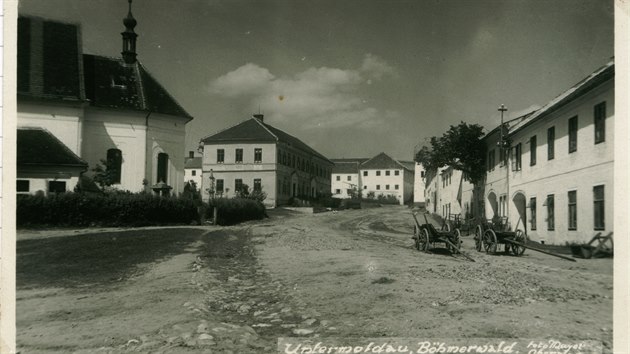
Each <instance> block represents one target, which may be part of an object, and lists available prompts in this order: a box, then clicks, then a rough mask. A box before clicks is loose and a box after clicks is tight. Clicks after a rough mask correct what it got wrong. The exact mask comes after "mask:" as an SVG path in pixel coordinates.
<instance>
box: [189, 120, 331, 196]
mask: <svg viewBox="0 0 630 354" xmlns="http://www.w3.org/2000/svg"><path fill="white" fill-rule="evenodd" d="M201 144H202V146H203V159H202V183H201V185H202V191H203V195H204V199H206V200H207V199H208V198H210V197H212V196H224V197H231V196H234V193H235V192H237V191H240V190H241V188H242V187H243V185H244V184H246V185H247V186H248V187H249V189H250V190H256V191H263V192H265V193H267V199H265V204H266V205H268V206H270V207H275V206H278V205H286V204H288V203H289V200H290V199H291V198H303V199H307V198H316V197H317V196H319V195H322V194H328V193H329V191H330V176H331V172H332V168H333V166H334V163H333V162H332V161H330V160H328V159H327V158H326V157H325V156H324V155H322V154H320V153H318V152H317V151H315V150H314V149H312V148H311V147H309V146H308V145H307V144H305V143H304V142H302V141H301V140H300V139H298V138H296V137H294V136H292V135H290V134H287V133H285V132H283V131H282V130H280V129H277V128H275V127H273V126H271V125H269V124H267V123H265V122H264V116H263V115H262V114H255V115H254V116H253V117H252V118H251V119H248V120H246V121H243V122H241V123H239V124H237V125H235V126H233V127H230V128H227V129H225V130H223V131H220V132H218V133H215V134H213V135H210V136H208V137H205V138H203V139H201Z"/></svg>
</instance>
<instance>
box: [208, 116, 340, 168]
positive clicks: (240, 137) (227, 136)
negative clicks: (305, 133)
mask: <svg viewBox="0 0 630 354" xmlns="http://www.w3.org/2000/svg"><path fill="white" fill-rule="evenodd" d="M201 141H202V142H203V143H204V144H210V143H238V142H267V141H268V142H276V141H280V142H284V143H286V144H288V145H289V146H292V147H294V148H296V149H299V150H302V151H304V152H306V153H309V154H312V155H315V156H317V157H319V158H321V159H323V160H325V161H328V162H330V163H332V161H330V160H329V159H328V158H326V157H325V156H324V155H322V154H320V153H319V152H317V151H315V150H314V149H313V148H311V147H310V146H308V145H306V144H305V143H304V142H303V141H302V140H300V139H298V138H296V137H294V136H292V135H290V134H288V133H285V132H283V131H282V130H280V129H278V128H275V127H273V126H271V125H269V124H266V123H263V122H261V121H260V120H258V119H257V118H251V119H248V120H246V121H243V122H241V123H239V124H237V125H235V126H232V127H230V128H227V129H224V130H222V131H219V132H218V133H215V134H213V135H210V136H208V137H205V138H203V139H201Z"/></svg>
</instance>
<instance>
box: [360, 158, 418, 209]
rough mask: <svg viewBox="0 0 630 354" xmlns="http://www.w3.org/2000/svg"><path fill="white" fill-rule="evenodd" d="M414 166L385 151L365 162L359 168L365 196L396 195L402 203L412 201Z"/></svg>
mask: <svg viewBox="0 0 630 354" xmlns="http://www.w3.org/2000/svg"><path fill="white" fill-rule="evenodd" d="M410 165H411V166H410ZM413 168H414V167H413V166H412V163H404V162H400V161H398V160H395V159H393V158H392V157H390V156H389V155H387V154H386V153H384V152H381V153H380V154H378V155H376V156H374V157H372V158H371V159H369V160H367V161H365V162H363V163H362V164H361V166H360V168H359V174H360V176H361V181H362V182H361V184H362V186H363V196H364V197H365V196H368V195H370V194H371V193H373V194H374V195H375V196H376V197H378V196H380V195H382V196H394V197H395V198H396V199H398V201H399V202H400V204H401V205H403V204H404V203H406V202H410V201H412V200H413V199H412V197H413V196H412V194H413Z"/></svg>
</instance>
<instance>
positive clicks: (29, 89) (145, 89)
mask: <svg viewBox="0 0 630 354" xmlns="http://www.w3.org/2000/svg"><path fill="white" fill-rule="evenodd" d="M129 7H130V8H129V13H128V15H127V17H126V18H125V19H124V20H123V24H124V26H125V31H124V32H123V33H122V37H123V38H122V47H123V50H122V53H121V54H122V56H121V58H112V57H103V56H97V55H89V54H84V53H83V48H82V46H81V43H82V41H81V28H80V26H79V25H78V24H71V23H62V22H57V21H52V20H47V19H42V18H38V17H26V16H20V17H19V18H18V33H17V34H18V40H17V44H18V48H17V52H18V55H17V126H18V129H20V130H21V131H22V133H20V137H21V139H19V141H18V144H20V145H22V144H27V146H18V149H19V150H20V151H27V150H28V149H31V148H33V147H31V146H28V145H30V144H33V143H37V142H35V141H33V139H27V138H26V136H27V135H28V136H32V135H33V134H36V133H37V132H44V133H37V134H40V135H42V136H43V135H47V134H48V133H49V134H51V135H53V136H54V137H55V138H56V140H57V141H58V142H59V143H61V144H63V145H65V147H66V148H67V149H68V150H69V151H70V152H72V153H73V154H74V155H76V157H78V158H80V159H81V161H82V163H85V165H83V166H84V168H83V170H82V171H81V173H84V172H87V173H88V174H90V173H91V170H92V169H94V168H95V167H96V166H97V165H101V166H102V167H104V168H106V169H110V172H113V173H110V175H111V177H112V178H111V183H112V184H113V186H114V187H115V188H118V189H122V190H129V191H132V192H137V191H141V190H144V189H146V190H148V189H150V188H151V187H156V186H157V187H158V188H162V190H171V192H172V193H174V194H177V193H179V192H181V191H182V190H183V186H184V161H183V160H182V159H181V156H184V145H185V126H186V124H187V123H188V122H189V121H191V120H192V117H191V116H190V115H189V114H188V113H187V112H186V111H185V110H184V109H183V108H182V107H181V106H180V105H179V104H178V103H177V101H176V100H175V99H174V98H173V96H171V95H170V94H169V93H168V92H167V91H166V89H164V87H162V85H160V83H159V82H158V81H157V80H156V79H155V78H154V77H153V76H152V75H151V74H150V73H149V71H148V70H147V69H146V68H145V67H144V66H143V65H142V64H141V63H140V62H139V61H138V60H137V59H136V56H137V53H136V51H135V49H136V38H137V36H138V35H137V34H136V33H135V32H134V28H135V26H136V20H135V19H134V18H133V16H132V14H131V4H129ZM46 132H47V133H46ZM46 141H49V142H51V144H52V142H53V139H49V138H47V139H46ZM62 150H65V149H61V148H59V149H56V150H55V151H62ZM25 156H26V155H25ZM75 160H76V159H75ZM21 162H22V161H21V160H20V161H18V166H17V171H18V173H17V178H18V182H17V183H18V185H19V186H20V191H21V192H23V193H35V192H37V191H42V192H44V193H48V192H63V191H71V190H73V188H74V187H75V185H76V181H77V180H78V178H77V176H76V173H70V174H69V173H66V172H64V173H62V174H53V175H50V174H44V173H42V170H41V169H40V173H38V174H33V173H32V166H27V165H23V164H22V163H21ZM41 163H45V161H40V164H41ZM50 163H55V162H54V161H50ZM75 172H76V171H75ZM158 184H159V185H158Z"/></svg>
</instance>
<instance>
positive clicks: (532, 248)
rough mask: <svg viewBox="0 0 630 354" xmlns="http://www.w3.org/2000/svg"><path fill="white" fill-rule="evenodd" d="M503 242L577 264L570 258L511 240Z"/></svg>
mask: <svg viewBox="0 0 630 354" xmlns="http://www.w3.org/2000/svg"><path fill="white" fill-rule="evenodd" d="M505 241H507V242H509V243H512V244H515V245H517V246H520V247H523V248H527V249H529V250H532V251H536V252H540V253H544V254H548V255H550V256H554V257H558V258H562V259H566V260H567V261H571V262H577V261H576V260H575V258H571V257H567V256H563V255H561V254H557V253H553V252H549V251H545V250H541V249H540V248H534V247H531V246H527V245H524V244H522V243H520V242H516V241H513V240H509V239H505Z"/></svg>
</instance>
